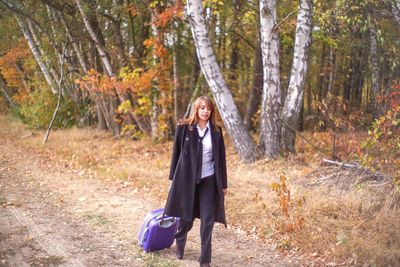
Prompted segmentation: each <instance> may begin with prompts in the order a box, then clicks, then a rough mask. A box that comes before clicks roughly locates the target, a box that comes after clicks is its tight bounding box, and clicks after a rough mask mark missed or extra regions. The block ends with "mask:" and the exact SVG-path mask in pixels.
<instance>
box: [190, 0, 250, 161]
mask: <svg viewBox="0 0 400 267" xmlns="http://www.w3.org/2000/svg"><path fill="white" fill-rule="evenodd" d="M187 15H188V18H189V22H190V25H191V29H192V34H193V39H194V43H195V46H196V51H197V55H198V58H199V62H200V66H201V69H202V71H203V73H204V76H205V78H206V80H207V83H208V85H209V86H210V89H211V92H212V94H213V96H214V98H215V102H216V105H217V107H218V110H219V112H220V114H221V117H222V120H223V122H224V124H225V127H226V129H227V130H228V133H229V135H230V137H231V138H232V141H233V144H234V146H235V148H236V149H237V151H238V153H239V156H240V158H241V160H243V161H244V162H252V161H254V160H255V159H256V157H257V153H256V145H255V143H254V141H253V140H252V139H251V137H250V135H249V134H248V132H247V131H246V129H245V127H244V124H243V121H242V119H241V118H240V115H239V111H238V109H237V107H236V105H235V103H234V101H233V97H232V94H231V92H230V91H229V89H228V87H227V85H226V83H225V81H224V78H223V77H222V73H221V70H220V68H219V66H218V64H217V60H216V58H215V55H214V52H213V50H212V47H211V43H210V40H209V39H208V32H207V29H206V23H205V19H204V17H203V6H202V1H201V0H188V1H187Z"/></svg>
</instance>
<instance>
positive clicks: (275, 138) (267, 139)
mask: <svg viewBox="0 0 400 267" xmlns="http://www.w3.org/2000/svg"><path fill="white" fill-rule="evenodd" d="M276 25H277V14H276V0H261V1H260V27H261V50H262V59H263V74H264V83H263V93H262V100H261V101H262V102H261V119H260V120H261V129H260V142H261V143H260V145H261V148H262V149H263V151H264V153H265V155H266V156H267V157H270V158H275V157H276V156H277V155H278V153H279V152H280V132H279V131H280V121H279V107H280V104H281V89H280V80H279V45H280V44H279V35H278V31H277V29H276Z"/></svg>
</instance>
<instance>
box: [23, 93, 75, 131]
mask: <svg viewBox="0 0 400 267" xmlns="http://www.w3.org/2000/svg"><path fill="white" fill-rule="evenodd" d="M56 106H57V96H55V95H53V94H52V93H51V92H50V91H49V90H45V89H38V90H36V91H34V92H33V93H31V94H27V95H25V96H23V97H21V98H19V112H18V113H19V116H20V118H21V120H22V121H23V122H24V123H26V124H28V125H29V126H30V127H32V128H35V129H40V128H47V127H48V125H49V123H50V120H51V117H52V116H53V113H54V110H55V108H56ZM77 112H78V111H77V107H76V105H75V104H74V103H73V102H72V101H71V100H70V99H69V98H65V97H63V98H62V100H61V103H60V108H59V110H58V112H57V116H56V118H55V120H54V124H53V127H56V128H61V127H70V126H72V125H74V123H75V115H76V114H77Z"/></svg>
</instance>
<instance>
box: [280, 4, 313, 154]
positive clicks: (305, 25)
mask: <svg viewBox="0 0 400 267" xmlns="http://www.w3.org/2000/svg"><path fill="white" fill-rule="evenodd" d="M311 30H312V0H300V2H299V11H298V15H297V25H296V37H295V38H296V39H295V44H294V52H293V53H294V54H293V65H292V69H291V73H290V80H289V86H288V93H287V96H286V100H285V104H284V107H283V113H282V119H283V122H284V123H283V125H282V142H283V147H284V149H285V150H287V151H290V152H294V151H295V138H296V133H295V132H294V130H297V129H298V119H299V114H300V111H301V107H302V105H303V97H304V82H305V80H306V74H307V69H308V57H309V53H310V46H311Z"/></svg>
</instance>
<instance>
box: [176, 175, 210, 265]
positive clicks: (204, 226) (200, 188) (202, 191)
mask: <svg viewBox="0 0 400 267" xmlns="http://www.w3.org/2000/svg"><path fill="white" fill-rule="evenodd" d="M215 179H216V178H215V175H212V176H209V177H207V178H203V179H202V180H201V182H200V183H199V184H197V185H196V189H195V199H194V205H195V207H193V209H198V210H199V212H200V238H201V253H200V257H199V259H198V261H199V262H200V263H210V262H211V248H212V247H211V239H212V231H213V228H214V218H215V209H216V203H215V202H216V199H217V198H216V195H217V185H216V180H215ZM193 220H194V219H193ZM193 220H192V221H185V220H180V222H179V227H178V231H177V232H176V234H175V240H176V243H177V245H179V246H180V247H181V248H184V247H185V244H186V240H187V234H188V232H189V231H190V229H192V227H193Z"/></svg>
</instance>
